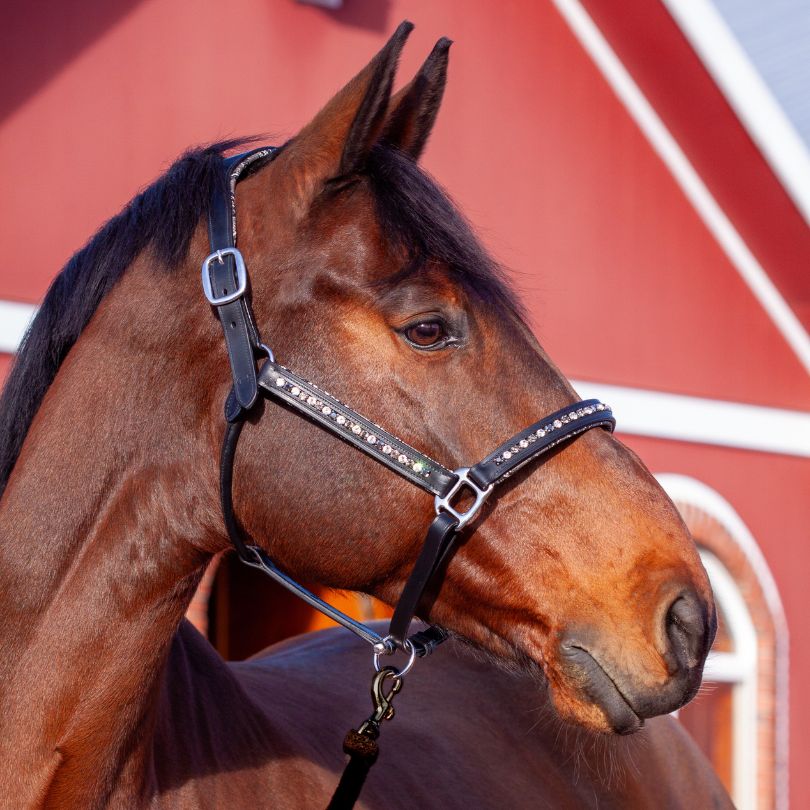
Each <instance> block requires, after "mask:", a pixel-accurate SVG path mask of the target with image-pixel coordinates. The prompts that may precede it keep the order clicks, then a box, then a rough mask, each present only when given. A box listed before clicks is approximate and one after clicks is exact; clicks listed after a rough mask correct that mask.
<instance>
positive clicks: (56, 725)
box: [0, 273, 221, 807]
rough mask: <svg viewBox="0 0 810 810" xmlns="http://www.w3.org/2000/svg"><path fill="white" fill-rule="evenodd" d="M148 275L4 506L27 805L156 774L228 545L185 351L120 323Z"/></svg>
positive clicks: (78, 369)
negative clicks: (156, 722) (155, 747)
mask: <svg viewBox="0 0 810 810" xmlns="http://www.w3.org/2000/svg"><path fill="white" fill-rule="evenodd" d="M133 284H135V285H137V284H138V274H137V273H134V274H133V278H132V279H127V278H126V277H125V279H124V280H122V281H121V282H120V283H119V286H120V287H121V288H122V289H120V290H119V289H118V288H117V287H116V288H115V289H114V290H113V291H112V292H111V293H110V296H109V298H110V299H111V300H110V302H109V304H108V303H107V301H106V300H105V302H104V303H103V304H102V307H101V308H100V310H99V312H97V313H96V316H95V317H94V319H93V321H92V322H91V324H90V325H89V326H88V328H87V329H86V330H85V333H83V334H82V336H81V338H80V340H79V342H78V343H77V344H76V346H75V347H74V349H73V350H72V351H71V353H70V355H69V356H68V358H67V359H66V361H65V363H64V364H63V367H62V369H61V370H60V372H59V374H58V375H57V378H56V380H55V381H54V383H53V384H52V386H51V388H50V390H49V392H48V394H47V396H46V398H45V400H44V402H43V404H42V406H41V407H40V410H39V413H38V415H37V417H36V419H35V421H34V423H33V425H32V426H31V429H30V431H29V433H28V436H27V438H26V441H25V444H24V447H23V450H22V453H21V455H20V458H19V460H18V462H17V465H16V467H15V469H14V471H13V474H12V476H11V478H10V480H9V484H8V487H7V489H6V492H5V494H4V496H3V500H2V504H1V505H0V537H2V544H0V645H1V646H2V649H3V656H2V662H0V668H2V669H0V683H2V684H3V687H2V692H0V717H2V725H3V726H4V729H3V730H2V732H0V763H2V764H0V770H2V772H3V774H2V777H0V781H2V782H3V784H4V786H5V788H6V789H7V790H8V791H9V793H8V795H14V796H16V797H18V799H19V806H29V805H33V804H34V803H36V802H38V801H46V803H47V802H53V804H54V805H55V806H60V807H62V806H64V807H68V806H70V807H72V806H95V805H96V804H103V803H104V802H105V797H108V796H109V795H110V791H111V790H113V786H115V790H116V791H118V790H119V789H120V786H121V784H122V783H126V782H132V783H133V784H135V783H138V782H139V781H140V780H142V778H143V769H144V768H145V767H146V766H147V758H148V754H149V740H150V728H151V725H152V723H153V717H152V715H153V707H154V705H155V701H156V693H157V689H158V686H159V676H160V673H161V671H162V669H163V667H164V664H165V660H166V656H167V651H168V648H169V645H170V642H171V639H172V636H173V634H174V633H175V631H176V629H177V626H178V624H179V623H180V621H181V619H182V616H183V614H184V612H185V609H186V607H187V605H188V603H189V601H190V599H191V596H192V594H193V591H194V589H195V587H196V584H197V582H198V580H199V577H200V575H201V573H202V571H203V570H204V567H205V563H206V561H207V560H208V559H209V557H210V552H211V551H215V550H216V543H217V542H221V539H220V538H218V533H217V531H216V524H217V518H218V515H217V508H216V504H217V498H216V483H215V481H216V461H215V457H216V456H215V453H213V454H210V457H209V453H210V448H208V447H205V446H203V442H202V441H201V440H199V439H195V436H194V430H193V428H194V427H197V426H199V425H200V418H201V417H200V414H199V413H191V412H190V410H189V409H190V408H194V407H204V406H200V405H195V404H194V402H196V401H197V400H198V399H199V397H197V398H196V399H195V392H194V391H189V392H185V391H183V392H182V393H183V395H184V396H185V400H181V394H180V392H179V391H178V390H176V386H177V384H178V383H177V380H178V377H177V375H181V372H180V368H181V366H182V365H183V360H182V359H181V358H178V360H176V361H172V362H174V363H175V364H176V365H174V366H173V365H172V364H171V362H169V361H167V360H165V358H164V355H165V356H169V355H171V354H172V353H171V352H166V351H163V353H162V354H161V353H159V352H157V350H156V353H155V354H153V353H152V352H151V350H150V345H149V342H148V340H147V341H146V343H144V341H141V340H139V339H137V337H133V336H129V338H128V339H122V340H120V341H112V342H117V343H118V346H117V347H116V351H111V348H110V343H111V340H110V336H111V332H110V330H111V329H112V328H114V327H113V324H118V325H119V326H118V329H119V330H120V329H122V328H123V327H122V326H121V324H127V323H130V322H131V319H132V318H136V317H137V316H139V315H142V314H145V312H146V311H145V310H144V312H143V313H137V312H132V311H128V310H127V307H126V302H127V296H128V295H129V294H130V293H131V292H132V290H131V289H128V288H131V286H132V285H133ZM164 315H165V313H164ZM155 317H156V318H157V321H160V322H162V323H166V322H170V319H165V320H164V319H163V318H161V317H160V315H157V314H156V315H155ZM157 321H156V323H157ZM145 328H146V329H148V328H149V325H148V324H147V325H146V327H145ZM112 334H115V333H114V332H113V333H112ZM150 335H151V338H152V339H154V333H153V332H152V333H150ZM116 337H117V338H120V337H121V336H120V335H118V336H116ZM156 345H157V344H156ZM173 354H174V355H179V354H180V351H179V350H178V349H177V347H175V351H174V353H173ZM180 379H183V378H182V375H181V376H180ZM173 386H174V387H173ZM186 400H189V401H191V404H189V402H186ZM184 403H185V404H184ZM88 414H92V418H89V417H88ZM197 429H198V431H199V432H202V431H201V429H200V428H199V427H198V428H197ZM45 707H47V708H46V710H43V708H45Z"/></svg>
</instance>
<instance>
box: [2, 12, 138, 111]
mask: <svg viewBox="0 0 810 810" xmlns="http://www.w3.org/2000/svg"><path fill="white" fill-rule="evenodd" d="M141 2H142V0H50V2H42V3H19V2H18V3H6V4H4V8H3V24H2V25H0V52H2V54H3V70H2V72H0V121H2V120H4V119H6V118H7V117H8V116H9V115H11V113H13V112H14V111H15V110H16V109H17V108H18V107H19V106H20V105H21V104H23V103H24V102H25V101H26V100H27V99H28V98H30V97H31V96H32V95H34V94H35V93H36V92H37V90H39V89H40V88H41V87H42V86H43V85H45V84H46V83H47V82H48V80H49V79H50V78H51V77H52V76H54V75H56V74H57V73H59V71H60V70H61V69H62V68H63V67H64V66H65V65H66V64H68V63H70V62H71V61H73V59H75V58H76V57H77V56H78V55H79V54H80V53H81V52H82V51H83V50H84V49H85V48H87V47H88V46H89V45H92V44H93V42H95V41H96V40H97V39H98V38H99V37H100V36H101V35H102V34H104V32H105V31H107V30H108V29H109V28H111V27H112V26H113V25H114V24H115V23H116V22H117V21H118V20H120V19H121V18H122V17H124V16H125V15H126V14H127V13H128V12H130V11H131V10H132V9H133V8H135V7H136V6H137V5H139V4H140V3H141Z"/></svg>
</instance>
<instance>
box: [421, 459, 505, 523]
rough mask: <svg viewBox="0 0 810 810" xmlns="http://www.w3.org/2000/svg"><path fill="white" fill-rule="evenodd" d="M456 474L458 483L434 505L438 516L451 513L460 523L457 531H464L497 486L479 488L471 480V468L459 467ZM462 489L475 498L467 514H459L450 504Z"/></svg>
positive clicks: (438, 498)
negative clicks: (465, 489) (442, 513)
mask: <svg viewBox="0 0 810 810" xmlns="http://www.w3.org/2000/svg"><path fill="white" fill-rule="evenodd" d="M454 472H455V474H456V476H458V477H457V479H456V483H455V484H453V486H452V487H450V491H449V492H448V493H447V494H446V495H444V496H441V495H437V496H436V497H435V498H434V504H435V507H436V514H437V515H438V514H439V513H440V512H449V513H450V514H451V515H452V516H453V517H454V518H455V519H456V520H457V521H458V526H457V531H461V529H463V528H464V527H465V526H466V525H467V524H468V523H469V522H470V521H471V520H472V519H473V518H474V517H475V516H476V515H477V514H478V510H479V509H480V508H481V506H482V505H483V503H484V501H485V500H486V499H487V498H488V497H489V493H490V492H492V488H493V487H494V486H495V484H490V485H489V486H488V487H487V488H486V489H481V487H479V486H478V484H476V483H475V481H473V480H472V478H470V475H469V473H470V468H469V467H459V468H458V469H457V470H454ZM462 488H467V489H469V490H470V491H471V492H472V493H473V495H474V497H475V500H474V501H473V503H472V505H471V506H470V508H469V509H468V510H467V511H466V512H459V511H458V510H457V509H456V508H455V507H454V506H453V505H452V504H451V503H450V502H451V501H452V500H453V498H454V497H455V496H456V495H457V494H458V492H459V491H460V490H461V489H462Z"/></svg>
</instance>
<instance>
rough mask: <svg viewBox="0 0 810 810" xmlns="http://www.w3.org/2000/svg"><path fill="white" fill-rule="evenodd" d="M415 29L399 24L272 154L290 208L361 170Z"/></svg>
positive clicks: (381, 124)
mask: <svg viewBox="0 0 810 810" xmlns="http://www.w3.org/2000/svg"><path fill="white" fill-rule="evenodd" d="M412 29H413V24H412V23H410V22H408V21H407V20H406V21H405V22H403V23H401V24H400V25H399V26H398V28H397V30H396V31H395V32H394V34H393V35H392V37H391V38H390V39H389V40H388V42H387V43H386V44H385V45H384V46H383V48H382V50H381V51H380V52H379V53H378V54H377V55H376V56H375V57H374V58H373V59H372V60H371V62H369V63H368V65H366V67H365V68H363V70H361V71H360V73H358V74H357V75H356V76H355V77H354V78H353V79H352V80H351V81H350V82H349V83H348V84H347V85H346V86H345V87H344V88H343V89H342V90H340V91H339V92H338V93H337V94H336V95H335V96H334V97H333V98H332V99H331V100H330V101H329V102H328V103H327V105H326V106H325V107H324V108H323V109H322V110H321V111H320V112H319V113H318V114H317V115H316V116H315V118H314V119H313V120H312V121H311V122H310V123H309V124H307V125H306V126H305V127H304V128H303V129H302V130H301V131H300V132H299V133H298V135H296V136H295V138H293V139H292V141H291V142H290V146H289V148H288V149H285V150H284V151H283V152H282V153H281V154H280V155H279V156H278V158H277V159H276V163H277V165H278V166H280V167H282V166H283V169H284V171H283V172H282V175H283V176H284V177H286V182H287V183H288V184H289V185H290V187H291V196H290V199H291V200H293V201H294V202H293V210H295V211H296V212H297V213H299V214H300V213H302V212H303V211H305V210H306V209H307V208H308V207H309V205H310V203H311V202H312V200H313V199H314V198H315V197H316V196H317V194H318V192H319V191H320V189H321V188H322V187H323V185H324V183H326V182H328V181H329V180H336V179H340V178H343V177H349V176H351V175H352V174H355V173H357V172H360V171H362V169H363V165H364V163H365V161H366V159H367V157H368V155H369V153H370V152H371V149H372V148H373V146H374V144H375V143H376V142H377V141H378V140H379V139H380V137H381V135H382V132H383V128H384V126H385V123H386V120H387V118H386V116H387V113H388V110H389V108H390V107H389V105H390V101H391V86H392V84H393V81H394V74H395V73H396V69H397V62H398V61H399V55H400V53H401V52H402V47H403V45H404V44H405V40H406V39H407V38H408V34H410V32H411V30H412Z"/></svg>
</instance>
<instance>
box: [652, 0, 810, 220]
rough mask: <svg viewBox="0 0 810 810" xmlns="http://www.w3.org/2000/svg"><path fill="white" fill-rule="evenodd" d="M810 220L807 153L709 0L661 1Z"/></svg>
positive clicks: (809, 174)
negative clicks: (687, 0)
mask: <svg viewBox="0 0 810 810" xmlns="http://www.w3.org/2000/svg"><path fill="white" fill-rule="evenodd" d="M662 2H663V3H664V5H665V6H666V7H667V10H668V11H669V13H670V14H671V15H672V18H673V19H674V20H675V22H676V23H677V24H678V27H679V28H680V29H681V31H683V33H684V34H685V35H686V38H687V39H688V40H689V42H690V43H691V45H692V47H693V48H694V49H695V52H696V53H697V55H698V56H699V57H700V59H701V61H702V62H703V64H704V65H705V66H706V69H707V70H708V71H709V73H710V74H711V76H712V78H713V79H714V80H715V82H716V83H717V86H718V87H719V88H720V90H722V92H723V95H725V97H726V99H727V100H728V103H729V104H730V105H731V107H732V109H733V110H734V112H735V113H736V114H737V117H738V118H739V119H740V121H741V122H742V123H743V126H745V128H746V129H747V130H748V132H749V134H750V135H751V138H752V139H753V141H754V143H756V145H757V146H758V147H759V150H760V151H761V152H762V155H763V157H764V158H765V160H767V161H768V163H769V164H770V166H771V168H772V169H773V171H774V173H775V174H776V176H777V177H778V178H779V180H780V182H781V183H782V185H783V186H784V187H785V190H786V191H787V193H788V194H789V195H790V197H791V198H792V199H793V202H794V203H795V204H796V207H797V208H798V209H799V211H801V213H802V215H803V216H804V219H805V221H807V222H808V223H810V154H808V151H807V148H806V147H805V145H804V142H803V141H802V139H801V137H800V136H799V133H798V132H796V129H795V128H794V126H793V124H792V123H791V122H790V119H789V118H788V117H787V115H785V113H784V111H783V110H782V107H781V106H780V105H779V102H778V101H777V100H776V99H775V98H774V96H773V94H772V93H771V91H770V88H769V87H768V85H767V84H766V83H765V82H764V81H763V79H762V77H761V76H760V74H759V72H758V71H757V69H756V68H755V67H754V65H753V63H752V62H751V60H750V59H749V58H748V55H747V54H746V52H745V50H744V49H743V47H742V46H741V45H740V43H739V41H738V40H737V38H736V37H735V36H734V34H733V32H732V31H731V29H730V28H729V27H728V25H727V24H726V22H725V20H724V19H723V17H722V16H721V15H720V13H719V12H718V11H717V9H716V8H715V6H714V4H713V3H712V2H711V0H689V2H687V3H684V2H683V0H662Z"/></svg>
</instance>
